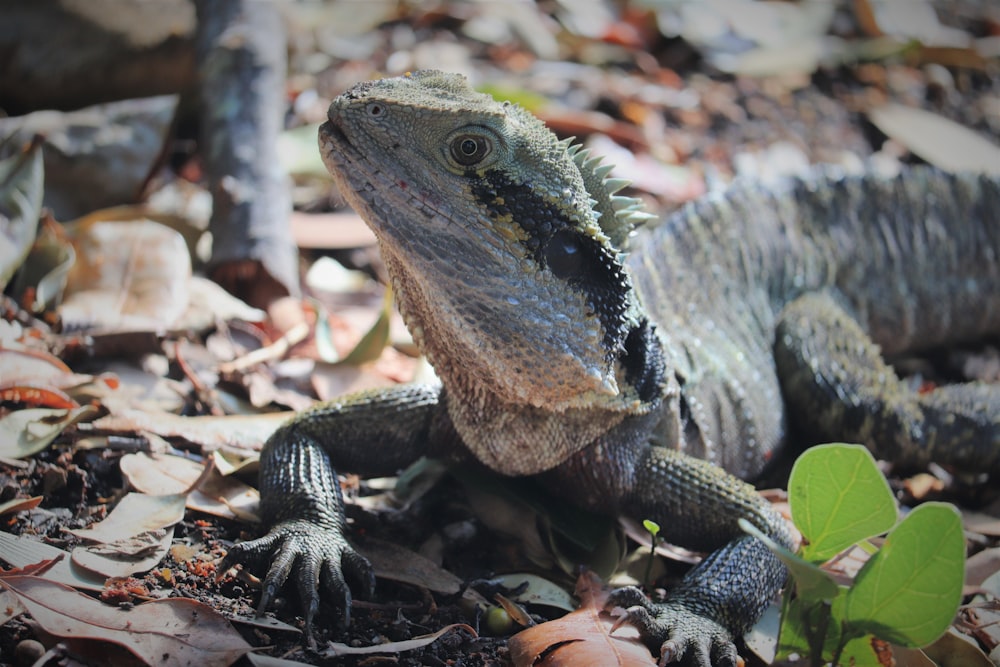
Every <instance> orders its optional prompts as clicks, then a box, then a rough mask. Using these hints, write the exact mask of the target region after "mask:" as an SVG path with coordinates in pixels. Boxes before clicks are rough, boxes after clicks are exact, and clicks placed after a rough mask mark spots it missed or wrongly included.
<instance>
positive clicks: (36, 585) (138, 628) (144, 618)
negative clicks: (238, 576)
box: [0, 575, 251, 667]
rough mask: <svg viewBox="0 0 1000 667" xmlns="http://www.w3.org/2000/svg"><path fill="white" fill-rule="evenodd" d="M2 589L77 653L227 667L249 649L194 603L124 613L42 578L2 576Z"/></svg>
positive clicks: (174, 666) (172, 602)
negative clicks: (102, 651)
mask: <svg viewBox="0 0 1000 667" xmlns="http://www.w3.org/2000/svg"><path fill="white" fill-rule="evenodd" d="M0 583H2V584H3V585H4V586H5V587H6V588H7V589H8V590H9V591H11V592H12V593H14V595H16V596H17V598H18V600H19V601H20V603H21V604H22V605H24V607H25V608H26V609H27V610H28V613H29V614H31V616H32V618H33V619H34V620H35V621H36V622H37V623H38V624H39V625H40V626H41V627H42V629H43V630H44V631H45V632H47V633H49V634H50V635H54V636H56V637H59V638H60V640H61V641H62V642H63V643H64V644H66V646H67V647H69V650H70V651H71V652H73V653H78V652H79V653H83V654H85V655H93V648H94V645H93V642H95V641H96V642H101V643H103V644H106V645H107V644H110V645H112V646H110V647H107V648H112V647H121V648H124V649H126V650H127V651H129V653H131V654H133V655H134V656H136V657H138V658H140V659H141V660H143V661H144V662H145V663H146V664H149V665H157V666H158V667H184V666H187V665H201V666H204V667H216V666H218V667H227V666H228V665H230V664H232V663H233V662H235V661H236V659H237V658H239V657H240V656H242V655H243V654H245V653H246V652H248V651H249V650H250V649H251V647H250V645H249V644H247V643H246V642H245V641H244V640H243V638H242V637H240V636H239V634H238V633H237V632H236V631H235V630H234V629H233V627H232V626H231V625H230V624H229V622H228V621H227V620H226V619H225V618H223V617H222V615H220V614H219V613H218V612H216V611H215V610H214V609H212V608H211V607H209V606H207V605H204V604H202V603H200V602H197V601H195V600H188V599H183V598H173V599H169V600H155V601H153V602H146V603H144V604H140V605H138V606H136V607H134V608H132V609H130V610H127V611H126V610H122V609H117V608H114V607H109V606H107V605H105V604H103V603H101V602H98V601H97V600H95V599H93V598H92V597H90V596H87V595H84V594H83V593H78V592H77V591H75V590H73V589H72V588H69V587H68V586H63V585H62V584H57V583H55V582H52V581H47V580H45V579H42V578H41V577H35V576H26V575H13V576H10V575H8V576H3V575H0Z"/></svg>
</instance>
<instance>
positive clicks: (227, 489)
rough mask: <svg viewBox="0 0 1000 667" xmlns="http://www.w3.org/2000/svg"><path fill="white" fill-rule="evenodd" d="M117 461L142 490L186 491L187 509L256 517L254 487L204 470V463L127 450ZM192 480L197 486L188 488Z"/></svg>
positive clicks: (145, 491) (136, 486)
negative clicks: (128, 451)
mask: <svg viewBox="0 0 1000 667" xmlns="http://www.w3.org/2000/svg"><path fill="white" fill-rule="evenodd" d="M119 465H120V467H121V471H122V474H123V475H124V476H125V478H126V479H128V481H129V484H131V485H132V486H133V487H134V488H136V489H138V490H139V491H142V492H143V493H148V494H152V495H159V494H186V498H187V507H188V508H190V509H193V510H197V511H199V512H205V513H207V514H211V515H213V516H220V517H224V518H227V519H241V520H244V521H254V522H256V521H260V518H259V517H258V516H257V506H258V504H259V503H260V494H259V493H258V492H257V490H256V489H254V488H252V487H250V486H248V485H246V484H244V483H243V482H241V481H239V480H238V479H236V478H235V477H225V476H223V475H222V474H221V473H219V471H218V470H214V469H213V470H211V471H209V472H208V473H207V474H206V473H205V466H203V465H199V464H198V463H196V462H194V461H192V460H190V459H186V458H183V457H181V456H172V455H169V454H157V455H152V456H151V455H149V454H144V453H139V454H128V455H126V456H124V457H122V460H121V463H120V464H119ZM196 483H197V484H198V486H197V488H194V489H192V486H194V485H195V484H196ZM189 489H190V492H189Z"/></svg>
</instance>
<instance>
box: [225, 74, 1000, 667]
mask: <svg viewBox="0 0 1000 667" xmlns="http://www.w3.org/2000/svg"><path fill="white" fill-rule="evenodd" d="M320 150H321V153H322V155H323V157H324V160H325V162H326V164H327V167H328V168H329V170H330V172H331V173H332V174H333V176H334V179H335V180H336V181H337V183H338V186H339V187H340V189H341V191H342V192H343V193H344V195H345V196H346V197H347V198H348V200H349V201H350V203H351V204H352V206H354V208H355V209H356V210H357V211H358V212H359V213H360V214H361V216H362V217H363V218H365V220H366V221H367V222H368V224H369V225H370V226H371V227H372V229H373V231H374V232H375V235H376V237H377V238H378V241H379V246H380V250H381V252H382V255H383V258H384V260H385V263H386V266H387V268H388V271H389V275H390V279H391V282H392V285H393V288H394V290H395V294H396V297H397V300H398V303H399V307H400V312H401V313H402V315H403V317H404V319H405V320H406V322H407V325H408V327H409V328H410V330H411V333H412V334H413V337H414V340H415V341H416V342H417V344H418V345H419V346H420V348H421V350H422V351H423V352H424V353H425V354H426V355H427V357H428V359H429V361H430V362H431V363H432V365H433V366H434V368H435V370H436V372H437V374H438V376H439V377H440V379H441V387H398V388H393V389H390V390H381V391H377V392H368V393H363V394H358V395H354V396H350V397H347V398H345V399H343V400H340V401H335V402H330V403H327V404H323V405H320V406H318V407H316V408H314V409H312V410H309V411H307V412H305V413H302V414H301V415H299V416H298V417H295V418H293V419H292V420H290V421H289V422H288V423H287V424H286V425H285V426H283V427H282V428H281V429H279V430H278V431H277V432H276V433H275V434H274V435H273V436H272V437H271V438H270V440H269V441H268V443H267V445H266V446H265V448H264V451H263V453H262V458H261V494H262V500H261V513H262V516H263V518H264V520H265V522H266V523H267V524H268V526H269V527H270V530H269V532H268V533H267V535H265V536H264V537H261V538H259V539H257V540H253V541H250V542H245V543H242V544H239V545H236V546H235V547H234V548H233V549H232V550H231V551H230V554H229V555H227V557H226V560H225V561H224V563H223V566H226V565H231V564H234V563H236V562H241V561H246V562H251V563H258V562H266V561H270V562H271V565H270V569H269V571H268V575H267V577H266V579H265V585H264V591H263V595H262V597H261V603H260V605H261V607H260V608H261V609H264V608H266V607H267V606H268V604H269V603H270V601H271V600H272V599H273V597H274V595H275V594H276V592H277V590H278V588H279V587H280V586H281V585H282V584H283V582H284V581H285V580H286V578H287V577H288V575H289V574H290V573H292V572H293V570H294V571H295V575H296V576H295V579H296V581H297V583H298V586H299V591H300V593H301V595H302V599H303V601H304V602H305V605H306V622H307V627H308V626H309V625H310V624H311V621H312V618H313V616H314V615H315V612H316V609H317V607H318V604H319V590H318V588H322V589H323V590H324V591H325V592H326V593H327V594H329V595H331V596H332V597H334V598H335V599H337V600H338V601H339V603H340V606H341V607H342V608H343V610H344V613H343V620H344V622H347V616H348V613H349V608H350V596H351V593H350V589H349V588H348V586H347V585H346V582H345V580H344V573H345V572H346V573H347V574H348V575H349V576H352V577H353V578H355V579H357V580H358V581H359V583H360V584H361V586H362V590H363V591H369V590H370V588H371V586H372V583H373V579H372V575H371V570H370V567H369V566H368V565H367V562H366V561H365V560H364V559H363V558H362V557H361V556H359V555H358V554H357V553H356V552H354V551H353V549H352V548H351V547H350V545H349V544H348V543H347V541H346V539H345V537H344V529H345V526H344V517H343V510H342V503H341V499H340V496H339V488H338V486H337V483H336V481H335V479H334V476H333V474H334V471H333V467H334V466H335V467H336V468H338V469H343V470H353V471H358V472H362V473H367V474H381V473H390V472H393V471H395V470H397V469H399V468H400V467H402V466H405V465H406V464H407V463H409V462H410V461H412V460H414V459H415V458H416V457H418V456H420V455H423V454H427V455H432V456H442V457H452V458H457V459H460V460H461V459H466V460H467V459H475V460H478V461H479V462H480V463H482V464H484V465H486V466H487V467H489V468H491V469H493V470H495V471H497V472H501V473H503V474H508V475H539V476H540V478H541V479H542V480H543V481H544V482H545V483H547V484H548V485H549V487H550V488H552V489H553V490H554V491H555V492H557V493H560V494H562V495H564V496H566V497H568V498H571V499H572V500H574V501H575V502H577V503H579V504H580V505H582V506H584V507H588V508H591V509H595V510H598V511H603V512H612V513H627V514H629V515H632V516H634V517H636V518H650V519H653V520H655V521H657V522H658V523H660V524H661V525H663V526H665V527H666V530H667V533H668V538H669V539H670V540H671V541H673V542H676V543H678V544H681V545H682V546H686V547H689V548H692V549H698V550H702V551H707V552H711V553H710V555H709V556H708V557H707V558H706V559H705V560H704V561H703V562H702V563H701V564H700V565H698V566H697V567H695V568H694V569H693V570H692V571H691V572H690V573H689V574H688V575H687V576H686V577H685V579H684V580H683V581H682V583H681V584H680V586H679V588H678V589H677V590H675V591H673V593H672V596H671V598H670V599H669V600H668V601H667V602H665V603H662V604H652V603H650V602H648V601H647V600H646V599H645V598H644V597H643V596H642V595H641V593H639V592H638V591H637V590H636V589H623V590H622V591H619V592H617V593H616V594H615V595H614V596H613V601H614V602H615V603H617V604H620V605H623V606H625V607H628V619H629V621H630V622H631V623H633V624H634V625H636V626H637V627H638V628H639V630H640V632H641V633H642V635H643V636H644V637H645V638H646V640H647V641H648V642H649V644H650V646H651V648H653V649H654V650H658V651H660V653H661V659H662V660H664V661H670V660H674V659H677V660H684V661H686V662H688V663H691V664H698V665H708V664H735V661H736V658H737V656H736V650H735V647H734V645H733V643H732V641H733V638H734V637H735V636H737V635H739V634H740V633H742V632H743V631H745V630H746V629H747V628H749V626H750V625H752V624H753V622H755V620H756V619H757V618H758V617H759V615H760V613H761V612H762V611H763V609H764V608H765V607H766V605H767V603H768V601H769V600H770V599H771V598H772V597H773V595H774V593H775V592H776V591H777V589H778V588H779V587H780V586H781V584H782V582H783V581H784V577H785V570H784V568H783V566H782V565H781V564H780V562H779V561H778V560H777V559H776V558H775V557H774V556H773V555H772V554H771V553H770V551H768V549H767V548H765V547H764V546H763V544H762V543H761V542H759V541H758V540H756V539H754V538H751V537H749V536H747V535H745V534H744V533H743V532H742V531H741V530H740V529H739V527H738V525H737V521H738V519H740V518H745V519H747V520H748V521H750V522H751V523H753V524H754V525H756V526H757V527H758V528H759V529H760V530H762V531H763V532H764V533H766V534H768V535H769V536H771V537H772V538H773V539H775V540H776V541H778V542H780V543H783V544H785V545H789V546H790V545H791V542H792V539H791V536H790V532H789V529H788V526H787V525H786V524H785V522H784V520H783V519H782V518H781V517H780V516H778V515H777V514H776V513H775V512H774V511H773V510H772V509H771V508H770V507H769V506H768V505H767V503H765V502H763V501H762V500H761V498H760V497H759V496H758V494H757V493H756V492H755V491H754V489H753V487H752V486H750V485H749V484H747V483H745V482H743V481H741V480H740V479H738V478H737V477H736V476H735V475H734V474H731V473H736V474H738V475H740V476H743V477H753V476H754V475H756V474H757V473H759V472H760V470H761V469H762V467H763V465H764V463H765V462H766V460H767V459H768V458H770V456H771V455H772V453H773V452H774V451H776V449H777V448H778V447H779V446H780V445H781V444H782V443H783V442H784V441H785V440H786V439H787V435H786V432H787V427H786V421H788V419H789V416H791V418H792V421H794V422H798V421H799V419H798V416H799V414H800V413H801V414H802V415H803V420H802V421H803V422H804V423H803V426H804V427H806V430H808V431H810V432H812V433H813V434H814V435H815V436H816V437H817V438H820V437H821V438H824V439H827V438H837V439H845V440H856V441H859V442H864V443H865V444H867V445H869V446H870V447H872V448H873V449H875V450H876V451H878V452H889V453H890V454H892V455H893V456H894V457H895V458H898V459H900V460H902V461H903V462H904V463H907V464H916V465H920V464H924V463H926V462H927V461H929V460H938V461H941V462H944V463H949V464H953V465H956V466H958V467H965V468H969V469H973V470H979V471H982V470H986V471H990V472H992V473H996V472H1000V424H998V416H997V415H998V413H1000V393H998V392H997V390H996V388H995V387H991V386H987V385H960V386H956V387H955V388H945V389H943V390H939V391H935V392H931V393H930V394H928V395H917V394H915V393H913V392H910V391H909V390H908V389H907V388H906V387H905V386H904V385H903V384H902V383H901V382H900V381H899V379H898V378H897V377H896V375H895V373H894V372H893V371H892V369H891V368H889V367H888V366H886V365H885V363H884V362H883V361H882V360H881V356H880V354H879V349H878V347H877V346H876V343H877V344H878V345H881V346H882V347H883V348H884V349H886V350H890V351H898V350H902V349H909V348H912V347H914V346H916V345H922V344H938V343H944V342H948V341H952V340H955V339H971V338H977V337H981V336H982V335H985V334H991V333H997V332H998V331H1000V299H998V295H1000V261H998V254H1000V232H998V231H997V227H998V226H997V224H996V219H995V218H996V211H997V210H998V204H1000V185H998V183H997V181H996V180H995V179H990V178H986V177H974V176H970V177H958V176H946V175H942V174H937V173H933V172H929V171H928V172H915V173H914V174H913V175H908V176H906V177H903V178H899V179H877V178H868V177H865V178H853V179H836V178H823V179H818V180H816V181H802V182H797V183H795V184H792V185H790V186H788V189H787V190H786V191H782V192H768V191H764V190H760V189H757V188H754V187H751V186H747V187H735V188H732V189H730V190H729V191H728V192H727V193H726V194H724V195H722V196H719V197H715V198H709V199H707V200H705V201H702V202H699V203H697V204H694V205H692V206H690V207H687V208H685V209H684V210H683V211H681V212H679V213H678V214H676V215H674V216H672V217H671V218H669V219H668V220H667V221H666V222H665V223H664V224H663V225H662V226H660V227H659V228H658V229H657V230H656V231H654V232H653V233H652V234H650V235H648V236H646V237H642V238H641V243H639V244H636V245H637V247H636V248H634V249H632V250H633V251H632V253H631V254H630V255H628V256H627V257H626V253H625V245H626V243H627V241H628V240H629V236H630V234H631V231H632V228H633V226H634V224H635V223H636V222H641V221H642V220H643V219H644V218H646V217H647V214H645V213H644V212H643V211H642V210H641V208H640V206H639V204H638V202H637V200H634V199H630V198H627V197H620V196H618V195H616V194H615V193H616V192H617V191H618V190H620V188H621V187H622V183H621V182H619V181H616V180H613V179H609V178H608V168H607V167H604V166H602V165H601V164H600V162H599V161H598V160H596V159H594V158H592V157H590V156H589V155H588V154H587V153H586V151H582V150H580V148H579V147H577V146H574V145H573V144H572V143H570V142H569V141H565V140H559V139H557V138H556V137H555V136H554V135H552V133H551V132H549V130H548V129H547V128H545V126H544V125H543V124H542V123H541V122H540V121H538V120H537V119H535V118H534V117H533V116H532V115H531V114H529V113H528V112H526V111H524V110H522V109H520V108H518V107H516V106H514V105H510V104H504V103H498V102H495V101H493V100H492V98H489V97H488V96H486V95H482V94H479V93H476V92H475V91H473V90H472V89H471V88H470V87H469V86H468V84H467V82H466V81H465V80H464V79H463V78H461V77H459V76H457V75H449V74H443V73H440V72H432V71H425V72H417V73H413V74H412V75H407V76H405V77H400V78H396V79H385V80H381V81H374V82H367V83H363V84H359V85H358V86H356V87H354V88H353V89H351V90H349V91H348V92H346V93H344V95H342V96H341V97H340V98H338V99H337V100H336V101H334V103H333V104H332V105H331V107H330V112H329V122H327V123H325V124H324V125H323V127H322V128H321V130H320ZM947 302H951V303H947ZM866 332H867V333H866ZM726 471H729V472H726Z"/></svg>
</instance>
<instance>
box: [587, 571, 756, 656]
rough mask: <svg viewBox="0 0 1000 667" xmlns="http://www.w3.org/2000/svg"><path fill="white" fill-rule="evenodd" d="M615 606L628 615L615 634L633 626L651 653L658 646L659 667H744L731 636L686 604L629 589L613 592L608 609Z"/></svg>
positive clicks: (633, 588)
mask: <svg viewBox="0 0 1000 667" xmlns="http://www.w3.org/2000/svg"><path fill="white" fill-rule="evenodd" d="M615 607H621V608H624V609H625V613H624V615H622V616H619V617H618V619H617V620H616V621H615V624H614V627H613V628H612V632H614V630H616V629H617V628H619V627H621V626H622V625H624V624H626V623H627V624H629V625H631V626H633V627H634V628H635V629H636V630H638V631H639V635H640V636H641V637H642V640H643V641H644V642H645V643H646V644H647V645H648V646H650V649H651V650H653V651H654V652H655V650H656V648H657V647H659V652H660V659H659V661H658V662H657V665H659V666H660V667H664V666H665V665H667V664H670V663H674V662H678V663H682V664H685V665H693V666H696V667H743V664H744V663H743V659H742V658H740V656H739V655H738V654H737V652H736V646H735V645H734V644H733V639H732V635H731V633H730V632H729V631H728V630H727V629H726V628H724V627H723V626H722V625H720V624H719V623H718V622H716V621H714V620H712V619H711V618H708V617H706V616H702V615H701V614H697V613H695V612H694V611H692V610H691V609H690V608H688V607H687V606H685V605H684V604H683V603H680V602H677V601H667V602H665V603H659V604H657V603H654V602H651V601H650V600H649V599H648V598H647V597H646V596H645V594H643V592H642V591H640V590H639V589H638V588H635V587H634V586H629V587H626V588H620V589H618V590H616V591H614V592H613V593H611V596H610V597H609V598H608V602H607V604H606V605H605V609H609V610H610V609H612V608H615Z"/></svg>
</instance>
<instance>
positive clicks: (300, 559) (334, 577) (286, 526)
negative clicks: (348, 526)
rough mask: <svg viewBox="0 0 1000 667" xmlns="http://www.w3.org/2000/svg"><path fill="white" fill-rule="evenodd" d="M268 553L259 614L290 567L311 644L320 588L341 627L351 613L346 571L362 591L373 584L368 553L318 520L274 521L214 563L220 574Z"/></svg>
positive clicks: (256, 564) (259, 562)
mask: <svg viewBox="0 0 1000 667" xmlns="http://www.w3.org/2000/svg"><path fill="white" fill-rule="evenodd" d="M268 559H270V561H271V563H270V565H269V567H268V570H267V575H266V576H265V577H264V583H263V586H262V590H261V596H260V603H259V604H258V606H257V615H258V616H260V615H262V614H263V613H264V612H265V611H266V610H267V609H268V608H269V607H270V606H271V604H272V602H273V601H274V599H275V597H277V595H278V592H279V591H280V590H281V588H282V586H283V585H284V584H285V582H286V581H287V580H288V577H289V575H290V574H292V573H293V570H294V580H295V584H296V588H297V589H298V593H299V599H300V601H301V603H302V607H303V614H304V616H305V632H306V639H307V642H308V644H309V646H310V647H312V648H315V646H316V641H315V639H314V638H313V635H312V626H313V619H314V618H315V617H316V612H317V611H318V610H319V603H320V590H322V591H323V593H324V594H325V595H326V596H327V597H329V598H331V599H332V600H333V601H334V604H335V606H336V607H337V610H338V611H339V614H340V616H339V619H338V621H339V622H338V626H339V627H340V628H345V627H347V625H348V624H349V623H350V619H351V599H352V598H351V589H350V588H349V587H348V585H347V581H346V580H345V578H344V574H345V573H346V574H347V575H348V576H349V577H350V578H351V579H352V580H353V581H356V582H358V583H359V584H360V586H361V589H362V590H361V592H362V594H363V595H364V596H365V597H370V596H371V594H372V591H373V590H374V588H375V575H374V572H373V570H372V566H371V564H370V563H369V562H368V559H367V558H365V557H364V556H362V555H361V554H359V553H358V552H357V551H355V550H354V548H353V547H351V545H350V544H349V543H348V542H347V540H346V539H345V538H344V536H343V535H342V534H341V532H340V530H339V529H336V528H329V527H323V526H318V525H316V524H315V523H313V522H311V521H307V520H301V519H300V520H291V521H284V522H281V523H278V524H276V525H275V526H274V527H273V528H271V530H270V532H268V533H267V535H264V536H263V537H260V538H258V539H255V540H249V541H247V542H241V543H240V544H236V545H233V547H232V548H231V549H230V550H229V552H228V553H227V554H226V556H225V557H224V558H223V559H222V561H221V563H220V564H219V567H218V570H217V571H218V572H219V573H220V576H221V574H222V573H225V572H226V571H228V570H229V569H230V568H231V567H233V566H234V565H237V564H245V565H248V566H250V567H251V568H252V569H258V568H259V567H260V566H261V565H262V564H263V563H265V562H266V561H267V560H268Z"/></svg>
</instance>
